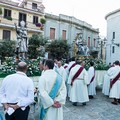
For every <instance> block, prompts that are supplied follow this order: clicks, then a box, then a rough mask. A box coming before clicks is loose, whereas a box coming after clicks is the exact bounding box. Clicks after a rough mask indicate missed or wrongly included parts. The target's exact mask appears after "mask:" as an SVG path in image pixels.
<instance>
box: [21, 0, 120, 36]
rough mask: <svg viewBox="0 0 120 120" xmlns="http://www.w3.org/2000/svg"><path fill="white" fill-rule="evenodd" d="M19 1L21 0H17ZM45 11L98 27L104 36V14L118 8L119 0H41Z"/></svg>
mask: <svg viewBox="0 0 120 120" xmlns="http://www.w3.org/2000/svg"><path fill="white" fill-rule="evenodd" d="M19 1H21V0H19ZM42 1H43V5H44V6H45V12H47V13H51V14H54V15H59V14H65V15H69V16H74V17H75V18H77V19H80V20H82V21H85V22H87V23H88V24H91V25H92V26H93V28H99V31H100V35H101V36H106V33H107V21H106V20H105V16H106V15H107V14H108V13H109V12H112V11H114V10H116V9H119V8H120V0H42Z"/></svg>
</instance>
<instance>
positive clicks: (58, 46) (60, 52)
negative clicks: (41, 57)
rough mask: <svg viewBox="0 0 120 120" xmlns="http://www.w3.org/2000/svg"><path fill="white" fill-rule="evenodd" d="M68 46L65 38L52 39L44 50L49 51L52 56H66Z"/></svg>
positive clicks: (59, 57)
mask: <svg viewBox="0 0 120 120" xmlns="http://www.w3.org/2000/svg"><path fill="white" fill-rule="evenodd" d="M69 48H70V46H69V45H68V44H67V41H65V40H54V41H52V42H51V43H50V44H48V45H47V47H46V51H48V52H49V53H50V55H51V56H52V58H53V59H54V58H58V59H61V58H64V59H66V58H68V52H69Z"/></svg>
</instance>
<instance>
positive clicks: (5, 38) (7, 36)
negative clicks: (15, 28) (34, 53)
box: [3, 30, 11, 40]
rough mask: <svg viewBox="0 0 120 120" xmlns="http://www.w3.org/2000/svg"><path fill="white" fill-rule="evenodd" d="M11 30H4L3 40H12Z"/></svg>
mask: <svg viewBox="0 0 120 120" xmlns="http://www.w3.org/2000/svg"><path fill="white" fill-rule="evenodd" d="M10 35H11V32H10V31H9V30H3V40H10Z"/></svg>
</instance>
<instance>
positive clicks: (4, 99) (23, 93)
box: [0, 62, 34, 120]
mask: <svg viewBox="0 0 120 120" xmlns="http://www.w3.org/2000/svg"><path fill="white" fill-rule="evenodd" d="M26 72H27V64H26V63H25V62H19V63H18V66H17V72H16V73H14V74H12V75H8V76H7V77H5V78H4V79H3V81H2V86H1V89H0V95H1V103H2V104H3V106H4V109H5V111H6V113H5V119H6V120H27V119H28V113H29V110H30V107H29V105H30V104H31V103H33V102H34V85H33V81H32V80H31V79H30V78H29V77H27V75H26Z"/></svg>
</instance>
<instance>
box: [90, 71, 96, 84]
mask: <svg viewBox="0 0 120 120" xmlns="http://www.w3.org/2000/svg"><path fill="white" fill-rule="evenodd" d="M94 78H95V70H94V76H93V77H92V79H91V81H90V83H91V82H92V81H93V80H94Z"/></svg>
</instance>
